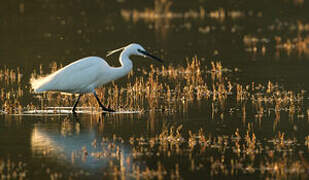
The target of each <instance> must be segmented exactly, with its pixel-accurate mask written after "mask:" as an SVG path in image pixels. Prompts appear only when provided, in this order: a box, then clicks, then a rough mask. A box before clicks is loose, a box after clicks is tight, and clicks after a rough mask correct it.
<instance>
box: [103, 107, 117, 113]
mask: <svg viewBox="0 0 309 180" xmlns="http://www.w3.org/2000/svg"><path fill="white" fill-rule="evenodd" d="M102 110H103V111H107V112H116V111H115V110H113V109H110V108H106V107H102Z"/></svg>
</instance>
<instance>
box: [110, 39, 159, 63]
mask: <svg viewBox="0 0 309 180" xmlns="http://www.w3.org/2000/svg"><path fill="white" fill-rule="evenodd" d="M120 50H123V51H124V53H126V54H127V55H128V56H130V55H137V56H143V57H150V58H152V59H154V60H157V61H160V62H163V61H162V60H161V59H160V58H158V57H156V56H153V55H151V54H150V53H148V52H147V51H146V50H145V49H144V48H143V47H142V46H141V45H139V44H136V43H132V44H129V45H127V46H125V47H122V48H119V49H116V50H113V51H110V52H109V53H108V54H107V56H109V55H111V54H113V53H115V52H117V51H120Z"/></svg>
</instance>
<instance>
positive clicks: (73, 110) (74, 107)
mask: <svg viewBox="0 0 309 180" xmlns="http://www.w3.org/2000/svg"><path fill="white" fill-rule="evenodd" d="M81 96H82V94H79V96H78V98H77V100H76V102H75V104H74V106H73V109H72V112H73V113H75V109H76V106H77V103H78V101H79V99H80V97H81Z"/></svg>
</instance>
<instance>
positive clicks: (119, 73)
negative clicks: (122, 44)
mask: <svg viewBox="0 0 309 180" xmlns="http://www.w3.org/2000/svg"><path fill="white" fill-rule="evenodd" d="M119 62H120V64H121V66H120V67H116V68H113V71H114V78H113V79H118V78H121V77H123V76H125V75H127V74H128V73H129V72H130V71H131V69H132V67H133V63H132V61H131V60H130V59H129V55H128V54H127V53H126V52H125V51H122V52H121V54H120V56H119Z"/></svg>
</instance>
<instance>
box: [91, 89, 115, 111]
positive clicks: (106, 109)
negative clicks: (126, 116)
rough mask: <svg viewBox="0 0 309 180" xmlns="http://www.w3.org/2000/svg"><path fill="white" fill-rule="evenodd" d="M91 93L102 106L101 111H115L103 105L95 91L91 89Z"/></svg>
mask: <svg viewBox="0 0 309 180" xmlns="http://www.w3.org/2000/svg"><path fill="white" fill-rule="evenodd" d="M93 95H94V97H95V98H96V99H97V101H98V103H99V105H100V107H101V108H102V110H103V111H108V112H116V111H114V110H112V109H109V108H106V107H104V106H103V104H102V103H101V102H100V99H99V98H98V96H97V93H96V92H95V91H93Z"/></svg>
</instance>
